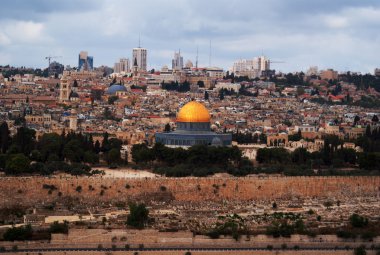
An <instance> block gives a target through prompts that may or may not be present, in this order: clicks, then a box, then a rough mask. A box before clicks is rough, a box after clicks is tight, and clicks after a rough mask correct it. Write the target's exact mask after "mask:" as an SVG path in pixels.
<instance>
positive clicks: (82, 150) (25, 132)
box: [0, 122, 125, 175]
mask: <svg viewBox="0 0 380 255" xmlns="http://www.w3.org/2000/svg"><path fill="white" fill-rule="evenodd" d="M121 146H122V141H121V140H119V139H117V138H109V135H108V133H104V134H103V142H102V144H100V142H99V141H96V142H94V140H93V137H92V135H91V134H90V135H84V134H82V133H74V132H69V133H67V134H66V133H65V132H63V133H62V134H61V135H58V134H56V133H45V134H43V135H42V137H41V138H40V139H39V140H38V141H37V140H36V131H35V130H33V129H29V128H27V127H20V128H18V129H17V132H16V134H15V135H14V136H13V137H11V136H10V132H9V129H8V125H7V123H6V122H3V123H2V124H1V125H0V169H2V170H3V171H4V172H5V173H6V174H11V175H18V174H31V173H38V174H44V175H48V174H52V173H53V172H54V171H58V170H60V171H65V172H68V173H71V174H90V170H91V168H90V166H91V165H94V164H97V163H99V160H100V159H103V160H105V161H106V162H107V163H108V164H109V165H112V164H122V163H125V162H123V161H122V160H121V155H120V149H121Z"/></svg>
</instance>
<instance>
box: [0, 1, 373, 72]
mask: <svg viewBox="0 0 380 255" xmlns="http://www.w3.org/2000/svg"><path fill="white" fill-rule="evenodd" d="M157 10H159V11H157ZM99 21H102V22H99ZM62 24H64V26H62ZM378 31H380V3H379V2H377V1H375V0H366V1H360V2H358V1H351V0H350V1H334V2H333V3H331V2H328V1H326V0H320V1H312V2H309V1H308V2H303V1H300V0H291V1H286V3H284V2H283V1H278V0H270V1H267V2H266V3H260V2H259V1H243V0H236V1H218V2H215V1H209V2H206V3H202V2H201V1H198V0H196V1H191V2H190V1H185V0H183V1H170V0H166V1H160V2H156V1H152V0H147V1H143V3H135V2H132V3H125V2H124V1H121V0H113V1H105V2H102V1H89V0H82V1H78V2H77V1H73V0H71V1H65V2H64V3H62V2H58V1H47V0H38V1H33V2H29V1H22V0H15V1H12V2H7V3H5V4H4V5H3V6H2V8H1V10H0V64H1V65H6V64H10V65H14V66H27V67H40V68H45V67H47V61H46V60H45V57H46V56H49V55H54V56H63V58H60V59H57V62H60V63H62V64H64V65H71V66H76V65H77V61H78V54H79V52H80V51H82V50H85V51H88V53H89V55H91V56H94V66H100V65H107V66H111V67H112V66H113V64H114V63H115V62H116V61H118V59H119V58H123V57H127V58H129V59H131V55H132V49H133V48H135V47H137V46H138V44H139V37H140V38H141V46H142V47H144V48H147V50H148V63H147V64H148V69H152V68H155V69H160V68H161V67H162V66H163V65H168V66H170V64H171V59H172V58H173V56H174V52H175V51H178V49H181V54H182V56H183V57H184V62H186V61H187V60H188V59H190V60H191V61H192V62H193V63H194V64H195V58H196V54H197V47H198V49H199V66H208V65H209V44H210V40H211V42H212V51H211V55H212V61H211V62H212V63H211V65H212V66H218V67H223V68H224V69H226V70H228V69H229V68H230V67H231V66H232V65H233V62H234V61H236V60H238V59H252V58H254V57H256V56H259V55H261V54H262V53H263V54H264V55H266V56H267V57H269V58H270V59H271V60H275V61H276V60H280V61H284V62H285V63H283V64H279V65H274V66H273V67H272V68H273V69H276V70H277V71H283V72H293V71H306V70H307V69H308V68H309V67H310V66H314V65H316V66H318V67H319V68H320V69H326V68H334V69H336V70H338V71H348V70H351V71H360V72H363V73H368V72H370V73H373V70H374V69H375V68H377V67H379V66H380V64H378V61H376V60H377V59H376V58H375V57H374V56H375V55H376V52H379V51H380V43H379V42H380V36H379V34H378V33H376V32H378Z"/></svg>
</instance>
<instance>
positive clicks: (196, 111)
mask: <svg viewBox="0 0 380 255" xmlns="http://www.w3.org/2000/svg"><path fill="white" fill-rule="evenodd" d="M177 122H193V123H194V122H210V113H209V112H208V110H207V109H206V107H205V106H204V105H203V104H201V103H199V102H196V101H191V102H189V103H187V104H185V105H184V106H183V107H182V108H181V110H180V111H179V113H178V115H177Z"/></svg>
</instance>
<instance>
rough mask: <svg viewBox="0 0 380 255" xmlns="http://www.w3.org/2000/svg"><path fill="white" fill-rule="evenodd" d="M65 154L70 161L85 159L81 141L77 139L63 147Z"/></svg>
mask: <svg viewBox="0 0 380 255" xmlns="http://www.w3.org/2000/svg"><path fill="white" fill-rule="evenodd" d="M63 156H64V158H65V159H66V160H68V161H71V162H81V161H82V159H83V149H82V146H81V143H80V142H79V141H78V140H76V139H74V140H71V141H70V142H68V143H67V144H66V145H65V147H64V149H63Z"/></svg>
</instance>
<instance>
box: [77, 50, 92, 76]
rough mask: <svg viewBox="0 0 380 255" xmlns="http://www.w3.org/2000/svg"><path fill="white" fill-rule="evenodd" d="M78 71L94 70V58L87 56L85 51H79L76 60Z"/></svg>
mask: <svg viewBox="0 0 380 255" xmlns="http://www.w3.org/2000/svg"><path fill="white" fill-rule="evenodd" d="M78 70H79V71H92V70H94V57H92V56H89V55H88V52H87V51H81V52H80V53H79V59H78Z"/></svg>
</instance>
